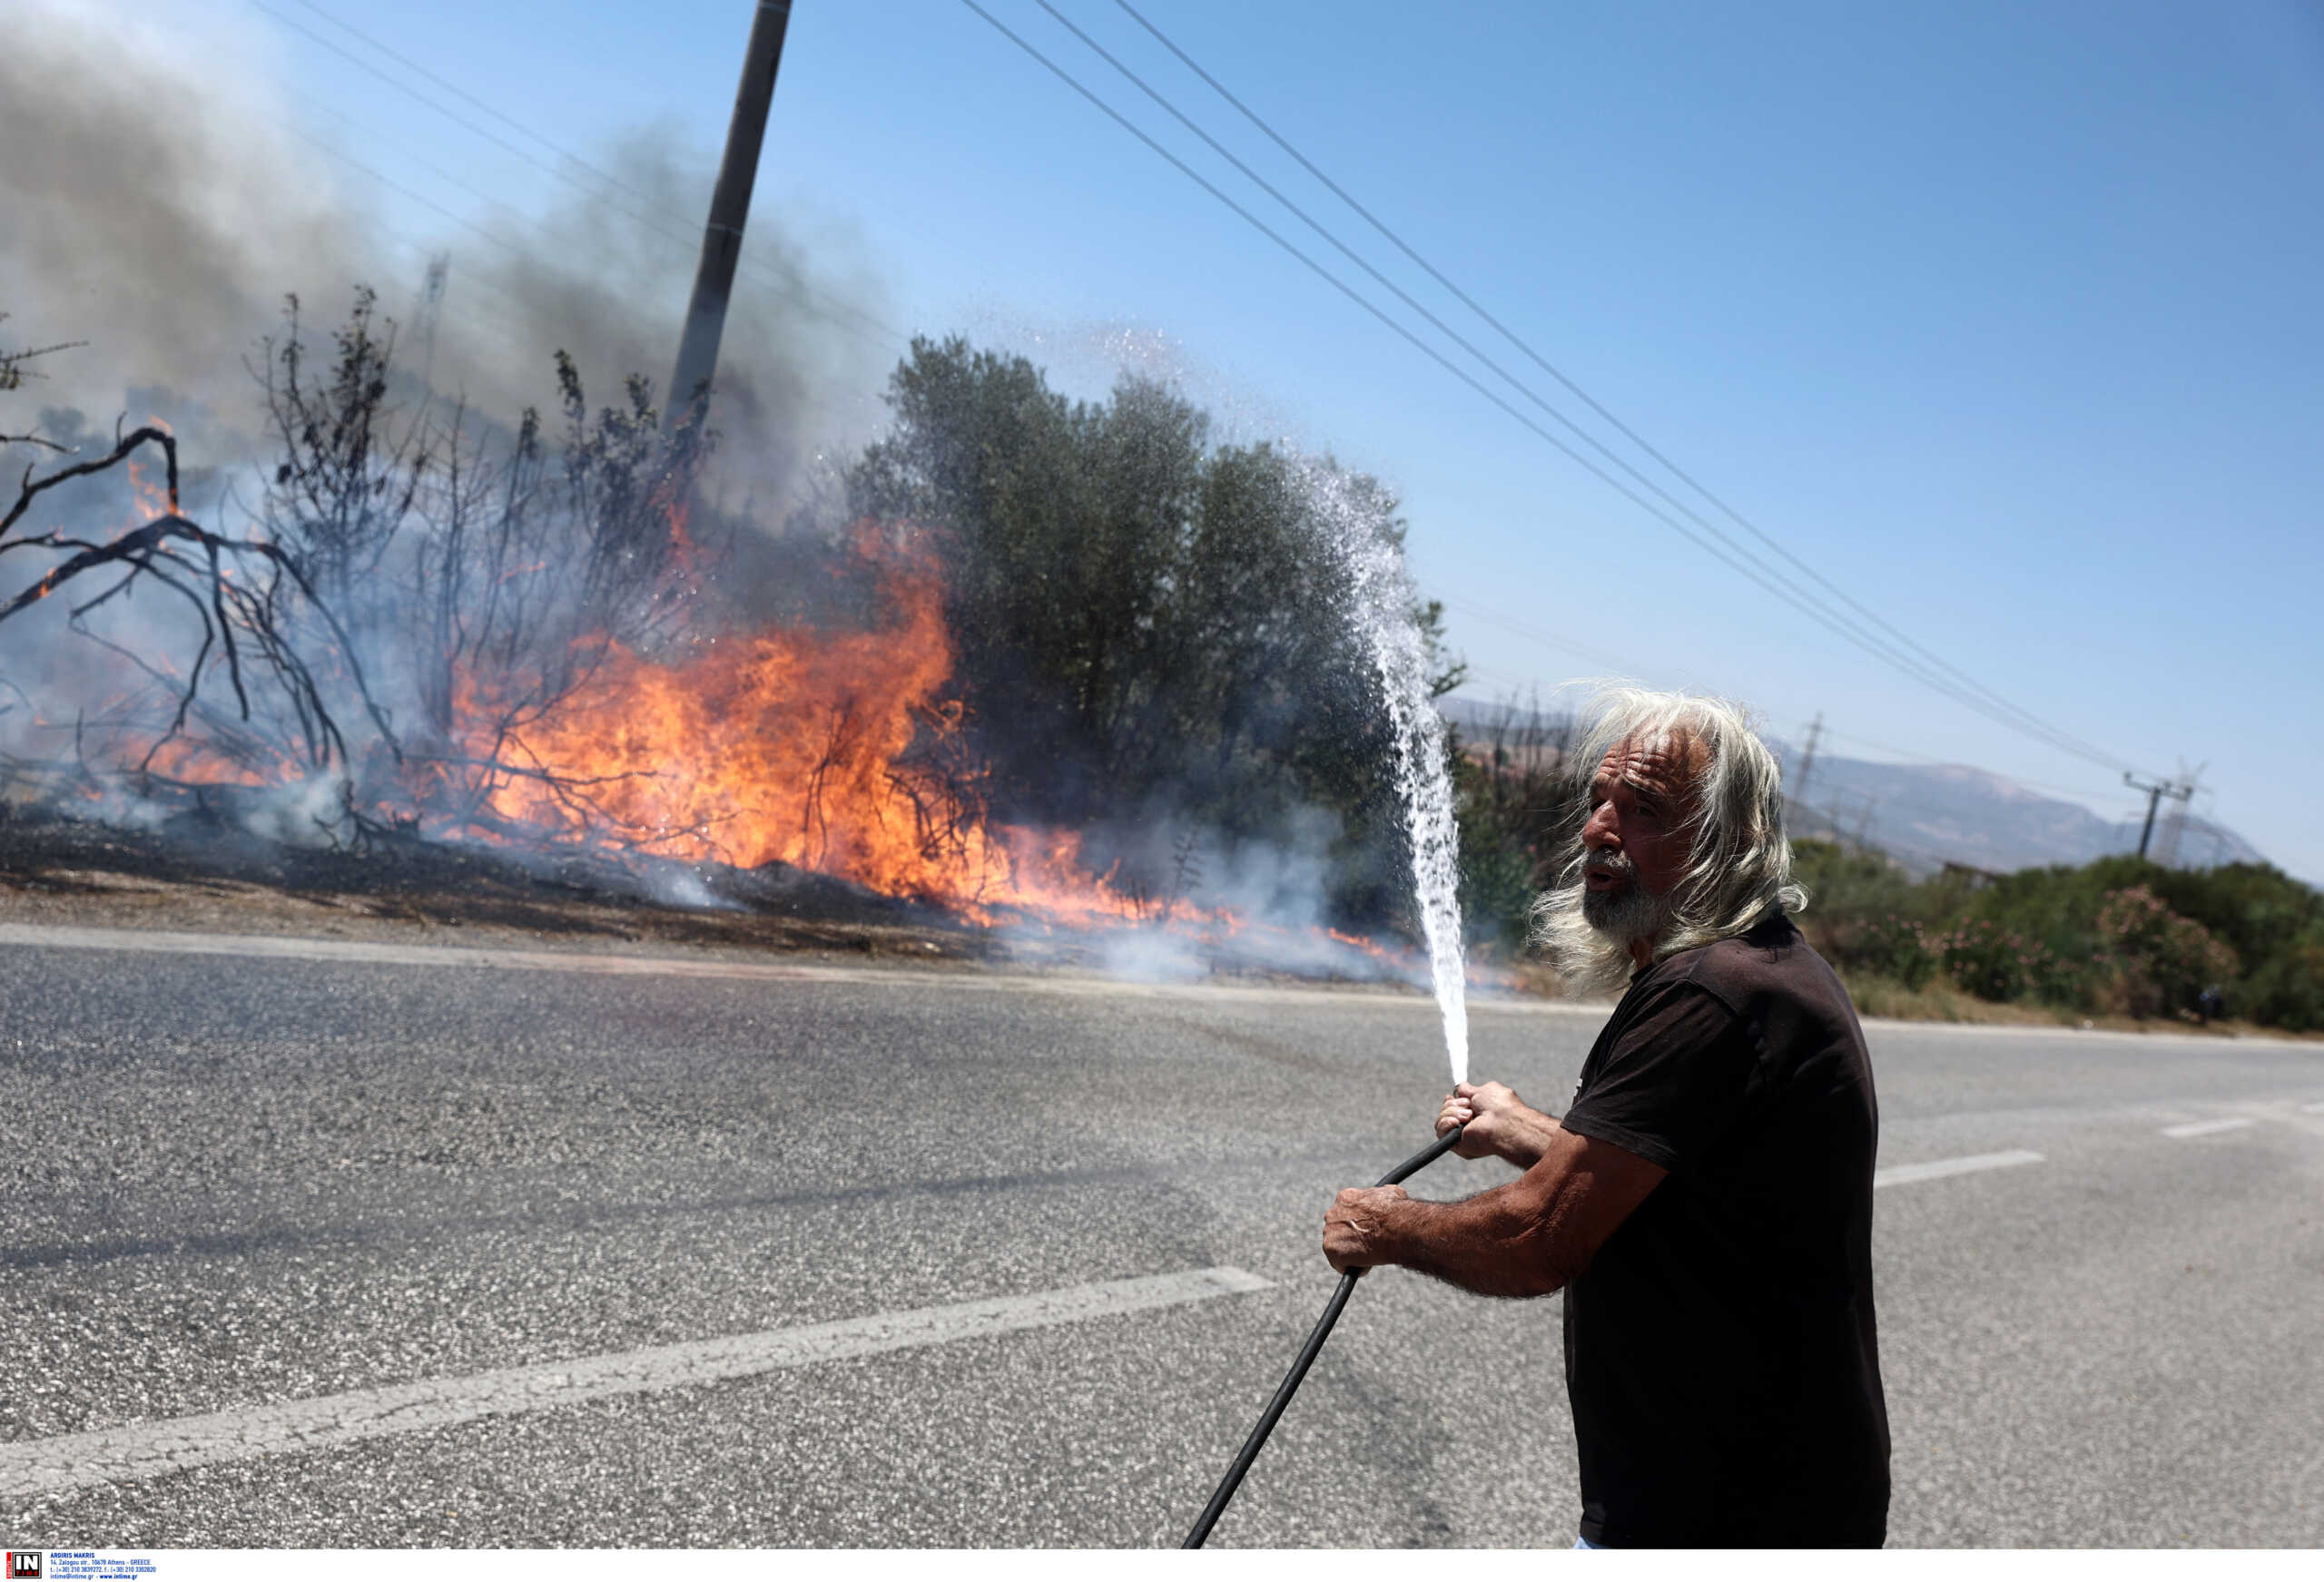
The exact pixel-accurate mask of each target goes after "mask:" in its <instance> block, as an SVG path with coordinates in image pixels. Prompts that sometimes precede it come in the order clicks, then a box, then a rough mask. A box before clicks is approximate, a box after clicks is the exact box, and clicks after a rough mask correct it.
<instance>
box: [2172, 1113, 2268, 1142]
mask: <svg viewBox="0 0 2324 1582" xmlns="http://www.w3.org/2000/svg"><path fill="white" fill-rule="evenodd" d="M2259 1124H2260V1123H2259V1122H2257V1121H2255V1120H2250V1119H2248V1118H2245V1117H2242V1116H2238V1117H2237V1118H2235V1119H2233V1120H2228V1121H2189V1122H2188V1123H2187V1124H2186V1125H2183V1126H2165V1127H2163V1128H2162V1135H2164V1136H2166V1137H2208V1136H2210V1135H2211V1134H2212V1133H2213V1132H2240V1131H2241V1130H2242V1129H2243V1128H2244V1127H2246V1126H2256V1125H2259Z"/></svg>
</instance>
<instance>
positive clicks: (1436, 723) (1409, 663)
mask: <svg viewBox="0 0 2324 1582" xmlns="http://www.w3.org/2000/svg"><path fill="white" fill-rule="evenodd" d="M1308 480H1309V488H1310V490H1311V492H1312V494H1313V496H1314V497H1315V502H1316V505H1317V506H1318V508H1319V510H1320V511H1321V512H1322V514H1323V516H1324V518H1325V522H1326V524H1327V526H1328V527H1329V529H1330V531H1331V532H1332V533H1333V535H1334V538H1335V540H1336V542H1337V544H1338V545H1339V548H1340V551H1341V553H1342V554H1343V555H1345V556H1346V559H1347V565H1348V570H1349V573H1350V582H1351V597H1350V600H1349V609H1348V618H1349V620H1350V622H1351V623H1352V624H1354V629H1355V631H1356V634H1357V635H1359V636H1360V637H1361V638H1362V639H1363V641H1364V650H1365V652H1366V653H1368V654H1369V655H1370V656H1371V660H1372V668H1373V673H1374V676H1375V677H1376V678H1377V680H1378V681H1379V683H1380V692H1381V695H1382V698H1383V700H1384V703H1385V704H1386V707H1387V711H1388V719H1389V723H1390V725H1391V727H1392V732H1391V733H1392V735H1393V738H1394V741H1395V753H1396V788H1397V791H1399V793H1400V794H1401V796H1402V799H1403V816H1404V834H1405V839H1406V843H1407V844H1408V845H1409V847H1410V848H1411V851H1412V860H1413V899H1414V900H1415V901H1416V902H1417V904H1418V909H1419V911H1420V924H1421V932H1422V935H1423V938H1425V939H1426V941H1427V944H1428V967H1429V978H1430V979H1431V982H1432V984H1433V987H1434V988H1435V991H1436V1008H1437V1011H1438V1013H1439V1014H1440V1015H1441V1016H1442V1017H1443V1022H1444V1052H1445V1054H1446V1056H1448V1057H1449V1058H1450V1059H1451V1061H1452V1080H1453V1081H1454V1082H1456V1083H1461V1082H1466V1081H1468V1080H1469V1006H1468V998H1467V989H1468V973H1467V967H1466V963H1465V960H1464V954H1465V953H1464V949H1463V944H1462V928H1461V865H1460V855H1461V842H1460V833H1459V828H1458V826H1457V825H1456V824H1455V823H1454V822H1453V818H1452V778H1451V776H1450V775H1448V774H1447V773H1446V772H1445V763H1444V745H1445V742H1444V718H1443V715H1441V714H1439V713H1438V712H1436V701H1435V699H1434V698H1433V697H1432V696H1431V695H1430V692H1429V664H1428V646H1427V644H1426V643H1424V642H1423V639H1422V636H1421V630H1420V626H1419V624H1418V623H1417V622H1415V621H1414V620H1413V606H1414V604H1416V603H1417V600H1418V596H1419V595H1418V593H1417V590H1415V588H1414V587H1413V579H1412V573H1411V571H1410V570H1409V569H1408V568H1407V567H1406V566H1405V564H1404V555H1403V547H1402V546H1401V545H1398V544H1397V543H1396V542H1395V540H1394V539H1393V538H1392V537H1390V536H1387V535H1386V534H1385V533H1384V531H1383V530H1382V529H1383V526H1384V524H1383V523H1382V522H1381V521H1380V519H1379V516H1378V513H1377V510H1376V508H1374V503H1373V502H1372V501H1370V500H1359V499H1357V498H1355V497H1354V489H1353V485H1352V482H1351V480H1349V479H1348V478H1347V477H1346V475H1344V474H1341V473H1338V472H1335V471H1334V470H1331V469H1329V468H1327V467H1321V466H1315V465H1313V464H1311V466H1310V467H1309V470H1308Z"/></svg>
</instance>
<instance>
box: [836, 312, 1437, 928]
mask: <svg viewBox="0 0 2324 1582" xmlns="http://www.w3.org/2000/svg"><path fill="white" fill-rule="evenodd" d="M888 400H889V404H890V406H891V408H892V410H893V412H894V418H895V421H894V427H893V429H892V430H891V433H890V434H889V436H888V437H886V438H884V439H882V440H881V441H880V442H878V443H877V444H875V445H873V446H872V447H870V448H869V449H868V450H867V451H866V452H865V454H864V455H863V457H862V459H861V461H860V462H859V463H858V464H857V465H856V467H854V468H853V469H852V474H851V476H850V478H849V487H848V496H849V506H850V508H851V510H852V511H853V512H854V513H856V514H859V515H865V516H875V517H880V518H883V519H891V520H892V519H909V520H911V521H914V522H917V523H919V524H921V525H922V526H926V527H929V528H931V529H934V530H935V531H936V532H937V533H938V534H939V535H940V544H941V545H942V550H943V554H944V555H945V556H946V559H947V563H948V572H949V578H948V586H949V592H948V595H947V596H948V600H949V606H948V609H947V612H946V614H947V618H948V624H950V629H951V632H952V634H953V638H954V642H955V644H956V645H957V650H958V653H957V657H956V664H955V672H954V678H955V685H956V686H957V688H958V689H959V692H960V696H961V698H962V700H963V701H964V702H965V703H967V705H968V710H969V714H968V717H969V719H970V722H971V725H972V728H973V729H975V730H976V731H977V732H978V740H979V742H980V746H981V747H982V749H983V750H984V752H985V754H986V756H987V757H988V758H989V760H990V762H991V764H992V776H991V782H990V797H991V801H992V807H993V810H994V811H995V813H996V814H997V815H999V816H1000V817H1002V818H1004V819H1022V820H1038V821H1040V822H1045V823H1063V824H1069V825H1072V826H1074V827H1076V828H1079V829H1083V830H1088V831H1089V837H1088V844H1087V845H1086V846H1085V850H1092V851H1095V852H1096V853H1098V855H1099V856H1100V857H1105V858H1108V859H1114V860H1120V861H1122V862H1123V863H1124V864H1125V868H1124V870H1123V873H1124V878H1125V879H1126V880H1128V882H1130V883H1132V884H1133V885H1137V884H1141V883H1143V884H1150V885H1152V886H1154V887H1155V888H1157V889H1162V888H1167V886H1168V884H1169V883H1170V878H1169V872H1168V870H1173V869H1176V870H1184V868H1185V867H1186V863H1187V859H1186V858H1185V856H1184V855H1183V853H1184V852H1185V850H1187V847H1186V842H1187V838H1188V836H1187V832H1188V831H1189V830H1196V831H1200V832H1201V838H1203V839H1207V840H1216V841H1217V842H1219V843H1221V844H1224V845H1226V846H1229V847H1232V846H1236V845H1239V844H1240V843H1243V842H1247V841H1261V840H1265V841H1277V842H1281V841H1285V840H1290V839H1292V838H1294V837H1295V836H1296V837H1298V838H1300V840H1302V841H1303V842H1304V843H1308V844H1312V843H1313V842H1314V841H1315V840H1316V839H1317V838H1318V837H1317V834H1316V826H1315V820H1316V819H1317V817H1318V815H1319V814H1320V815H1321V816H1322V818H1323V819H1324V821H1325V822H1326V823H1327V824H1330V825H1333V826H1335V828H1334V829H1332V830H1326V831H1324V835H1323V836H1322V837H1321V838H1322V839H1323V840H1324V843H1325V844H1326V845H1327V846H1328V849H1329V854H1330V864H1331V869H1332V872H1331V875H1330V886H1331V889H1332V894H1333V899H1334V903H1335V909H1336V911H1337V913H1338V915H1339V916H1340V917H1341V918H1342V919H1344V920H1347V921H1352V922H1360V923H1364V924H1366V925H1376V924H1379V923H1381V922H1385V921H1394V920H1396V919H1399V918H1400V917H1401V914H1402V912H1403V909H1404V907H1405V905H1406V901H1405V899H1404V898H1405V897H1406V894H1407V892H1408V891H1409V889H1410V883H1409V879H1408V878H1407V877H1405V876H1403V872H1402V868H1401V865H1402V863H1403V848H1402V845H1401V835H1400V833H1399V830H1398V825H1397V820H1396V810H1395V802H1394V796H1393V786H1392V784H1391V782H1390V779H1389V776H1390V774H1391V772H1392V767H1391V755H1390V752H1389V746H1388V742H1387V740H1386V737H1385V734H1384V732H1385V726H1384V719H1383V714H1382V711H1381V708H1380V704H1379V701H1378V695H1377V693H1376V690H1375V688H1374V682H1373V679H1372V674H1371V670H1370V663H1369V660H1368V658H1367V657H1366V655H1365V654H1364V652H1363V651H1362V649H1361V647H1360V645H1359V643H1358V641H1357V639H1356V637H1355V635H1354V632H1353V630H1352V628H1351V626H1350V624H1349V623H1348V620H1347V617H1346V609H1347V604H1348V600H1349V586H1350V578H1349V569H1348V562H1347V557H1346V555H1345V554H1344V551H1343V548H1342V546H1341V545H1340V544H1339V543H1338V541H1337V540H1336V538H1335V537H1334V535H1336V534H1338V533H1341V532H1345V531H1359V532H1371V533H1376V534H1379V535H1381V536H1385V537H1387V538H1389V539H1391V540H1394V541H1399V542H1400V541H1401V539H1402V536H1403V523H1402V522H1401V521H1400V520H1399V519H1398V518H1397V516H1396V514H1395V512H1396V502H1395V500H1394V498H1393V496H1390V495H1389V494H1388V493H1387V492H1386V491H1385V490H1384V489H1383V488H1381V487H1380V486H1379V485H1378V484H1376V483H1374V482H1373V481H1372V480H1370V479H1366V478H1362V477H1342V478H1341V479H1340V481H1341V482H1342V483H1343V484H1344V485H1345V488H1344V491H1343V493H1344V495H1345V496H1351V497H1353V498H1354V501H1355V502H1356V508H1355V509H1354V512H1353V514H1352V516H1351V513H1349V512H1347V511H1344V510H1343V511H1340V512H1337V513H1335V514H1333V515H1331V516H1327V515H1326V513H1325V512H1324V510H1323V509H1322V508H1321V506H1319V504H1318V502H1317V500H1316V498H1315V491H1314V490H1313V489H1311V488H1310V487H1308V486H1306V480H1305V477H1304V476H1303V470H1302V469H1303V468H1304V467H1306V466H1307V465H1308V464H1305V463H1304V462H1302V461H1301V460H1300V459H1299V458H1297V457H1292V456H1289V455H1286V454H1285V453H1284V452H1282V451H1280V450H1277V449H1275V447H1271V446H1268V445H1265V444H1260V445H1251V446H1226V447H1216V446H1213V445H1212V444H1211V443H1210V438H1209V423H1208V418H1207V417H1206V414H1204V413H1203V412H1202V411H1201V410H1200V409H1199V408H1196V407H1195V406H1193V405H1192V404H1191V403H1189V402H1188V401H1187V400H1186V399H1185V398H1183V397H1182V396H1180V395H1178V394H1177V393H1176V392H1175V391H1172V390H1170V389H1168V388H1165V387H1163V386H1161V385H1158V384H1156V383H1154V382H1152V381H1150V380H1147V379H1143V378H1135V377H1133V378H1125V379H1124V380H1122V381H1121V383H1119V384H1118V386H1116V388H1115V389H1114V390H1113V392H1112V395H1111V396H1110V398H1108V399H1106V400H1103V401H1096V402H1080V401H1073V400H1069V399H1068V398H1066V397H1065V396H1063V395H1062V394H1060V393H1059V392H1057V391H1055V390H1052V389H1051V388H1049V384H1048V382H1047V380H1046V378H1044V377H1043V375H1042V373H1041V371H1040V370H1039V368H1035V367H1034V366H1033V365H1032V364H1031V363H1029V362H1028V361H1027V360H1025V359H1022V358H1018V357H1009V356H1004V355H1001V354H998V353H995V352H990V351H984V350H979V349H973V348H971V347H970V345H969V344H968V343H967V342H966V341H964V340H960V339H950V340H946V341H942V342H936V341H930V340H925V339H922V340H917V341H915V342H914V343H913V345H912V349H911V355H910V356H909V357H908V358H906V359H904V361H903V362H902V363H901V365H900V366H899V367H898V368H896V370H895V372H894V374H893V376H892V378H891V382H890V387H889V394H888ZM1417 614H1419V615H1420V617H1421V619H1422V620H1423V624H1424V627H1425V629H1426V631H1427V632H1428V633H1429V634H1430V636H1431V639H1432V641H1433V639H1434V634H1435V633H1436V631H1437V629H1438V626H1439V624H1440V617H1439V614H1438V612H1437V611H1436V610H1435V608H1434V607H1433V606H1430V607H1428V608H1425V609H1423V610H1421V611H1419V612H1417ZM1451 683H1452V676H1451V675H1450V673H1448V674H1447V675H1446V677H1445V679H1444V684H1445V685H1447V686H1449V685H1450V684H1451ZM1215 867H1216V865H1214V868H1215Z"/></svg>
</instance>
